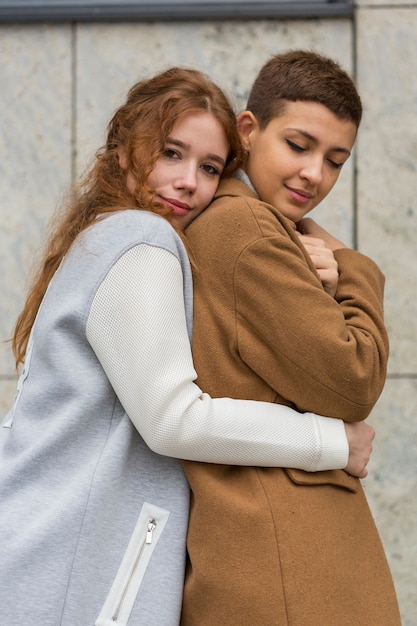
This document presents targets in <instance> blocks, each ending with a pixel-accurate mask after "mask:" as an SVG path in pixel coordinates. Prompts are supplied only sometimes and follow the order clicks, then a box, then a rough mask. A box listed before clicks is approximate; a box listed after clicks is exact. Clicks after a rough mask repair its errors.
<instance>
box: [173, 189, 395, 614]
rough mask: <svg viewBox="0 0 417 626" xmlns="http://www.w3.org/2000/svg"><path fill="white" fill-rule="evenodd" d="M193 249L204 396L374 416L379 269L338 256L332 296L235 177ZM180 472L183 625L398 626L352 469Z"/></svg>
mask: <svg viewBox="0 0 417 626" xmlns="http://www.w3.org/2000/svg"><path fill="white" fill-rule="evenodd" d="M187 240H188V243H189V246H190V249H191V253H192V255H193V257H194V261H195V264H196V271H195V273H194V281H195V283H194V289H195V321H194V335H193V352H194V358H195V365H196V369H197V372H198V374H199V378H198V383H199V384H200V386H201V387H202V389H204V390H205V391H207V392H208V393H210V394H211V395H212V396H230V397H236V398H248V399H256V400H266V401H272V402H279V403H283V404H287V405H290V406H294V407H296V408H298V409H299V410H300V411H313V412H316V413H321V414H323V415H329V416H333V417H339V418H342V419H344V420H347V421H357V420H363V419H365V418H366V417H367V415H368V414H369V412H370V411H371V409H372V408H373V406H374V404H375V402H376V400H377V399H378V397H379V395H380V393H381V391H382V388H383V385H384V381H385V376H386V363H387V358H388V340H387V335H386V331H385V327H384V323H383V306H382V301H383V285H384V279H383V276H382V274H381V272H380V271H379V269H378V268H377V266H376V265H375V264H374V263H373V262H372V261H371V260H370V259H368V258H367V257H365V256H363V255H362V254H360V253H358V252H355V251H353V250H347V249H343V250H339V251H337V252H336V258H337V260H338V263H339V271H340V280H339V287H338V291H337V294H336V298H335V299H333V298H331V297H330V296H328V295H327V294H326V293H325V292H324V291H323V289H322V286H321V283H320V280H319V278H318V276H317V274H316V272H315V270H314V268H313V267H312V265H311V262H310V259H309V257H308V255H306V253H305V252H304V250H303V247H302V245H301V244H300V242H299V241H298V238H297V236H296V235H295V227H294V224H293V223H292V222H290V221H289V220H287V219H285V218H284V217H282V216H281V215H280V213H279V212H278V211H276V210H275V209H273V208H272V207H271V206H269V205H266V204H264V203H262V202H260V201H258V200H257V199H256V198H255V196H254V195H253V194H252V192H251V191H250V190H249V189H248V188H247V187H246V186H245V185H244V184H243V183H241V182H239V181H237V180H228V181H224V182H223V183H222V185H221V187H220V189H219V191H218V193H217V196H216V200H215V202H214V204H213V205H212V206H211V207H210V208H209V209H208V210H207V211H206V212H205V213H203V214H202V215H201V216H200V217H199V218H198V219H197V220H195V221H194V222H193V223H192V224H191V226H190V227H189V228H188V229H187ZM259 428H262V423H261V422H260V423H259ZM277 428H279V423H277ZM184 468H185V471H186V474H187V477H188V479H189V481H190V485H191V489H192V510H191V517H190V526H189V533H188V550H189V558H190V566H189V568H188V572H187V578H186V584H185V591H184V607H183V617H182V626H223V625H227V626H399V625H400V618H399V612H398V606H397V601H396V597H395V592H394V587H393V583H392V578H391V575H390V572H389V569H388V566H387V561H386V558H385V555H384V551H383V548H382V545H381V541H380V538H379V535H378V532H377V530H376V527H375V524H374V522H373V519H372V515H371V513H370V510H369V507H368V504H367V502H366V498H365V496H364V492H363V488H362V485H361V483H360V481H359V480H357V479H355V478H352V477H350V476H348V475H347V474H346V473H345V472H344V471H342V470H334V471H327V472H318V473H311V474H309V473H306V472H303V471H301V470H292V469H291V470H285V469H280V468H256V467H231V466H220V465H210V464H204V463H194V462H184Z"/></svg>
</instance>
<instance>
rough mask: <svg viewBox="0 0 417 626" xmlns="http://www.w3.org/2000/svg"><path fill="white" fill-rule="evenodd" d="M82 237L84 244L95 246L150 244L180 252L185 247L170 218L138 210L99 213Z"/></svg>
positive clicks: (120, 246)
mask: <svg viewBox="0 0 417 626" xmlns="http://www.w3.org/2000/svg"><path fill="white" fill-rule="evenodd" d="M82 240H83V243H84V244H88V245H92V246H94V247H101V246H103V245H106V246H107V245H108V246H110V247H112V248H126V247H132V246H135V245H139V244H148V245H152V246H159V247H163V248H167V249H168V250H171V251H176V252H178V251H179V250H181V249H182V247H183V244H182V241H181V239H180V237H179V235H178V234H177V232H176V231H175V229H174V228H173V227H172V226H171V224H170V223H169V222H168V220H166V219H165V218H164V217H162V216H160V215H157V214H156V213H152V212H151V211H145V210H135V209H125V210H120V211H114V212H113V213H108V214H102V215H99V216H98V218H97V220H96V221H95V222H94V224H92V225H91V226H90V227H89V228H88V229H87V230H86V231H85V233H84V234H83V237H82Z"/></svg>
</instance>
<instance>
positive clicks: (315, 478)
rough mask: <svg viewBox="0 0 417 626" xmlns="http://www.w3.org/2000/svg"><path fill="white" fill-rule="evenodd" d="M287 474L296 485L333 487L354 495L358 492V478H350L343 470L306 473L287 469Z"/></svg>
mask: <svg viewBox="0 0 417 626" xmlns="http://www.w3.org/2000/svg"><path fill="white" fill-rule="evenodd" d="M285 472H286V473H287V474H288V476H289V478H290V479H291V480H292V482H293V483H295V484H296V485H305V486H310V485H311V486H314V485H332V486H333V487H339V488H341V489H346V490H347V491H351V492H352V493H356V492H357V490H358V481H359V479H358V478H354V477H353V476H350V475H349V474H347V473H346V472H344V471H343V470H327V471H324V472H304V471H303V470H299V469H286V470H285Z"/></svg>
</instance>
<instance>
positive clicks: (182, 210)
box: [160, 197, 191, 216]
mask: <svg viewBox="0 0 417 626" xmlns="http://www.w3.org/2000/svg"><path fill="white" fill-rule="evenodd" d="M160 199H161V202H163V204H165V205H166V206H167V207H169V208H170V209H172V212H173V213H174V215H178V216H182V215H187V213H188V211H191V207H190V206H189V205H188V204H186V203H185V202H181V201H180V200H176V199H175V198H162V197H161V198H160Z"/></svg>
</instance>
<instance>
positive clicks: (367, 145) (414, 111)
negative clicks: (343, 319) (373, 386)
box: [357, 8, 417, 374]
mask: <svg viewBox="0 0 417 626" xmlns="http://www.w3.org/2000/svg"><path fill="white" fill-rule="evenodd" d="M416 31H417V10H416V8H413V9H411V8H410V9H407V8H405V9H395V10H393V9H385V10H382V9H380V10H378V11H374V10H370V9H361V10H360V11H359V12H358V19H357V45H358V67H357V76H358V85H359V89H360V91H361V93H362V96H363V100H364V106H365V118H364V123H363V126H362V128H361V130H360V134H359V139H358V143H357V151H358V208H359V212H358V215H359V218H358V220H359V221H358V224H359V248H360V250H362V251H363V252H365V253H367V254H370V256H372V257H373V258H374V259H376V260H377V262H378V263H379V265H380V266H381V267H382V268H383V270H384V272H385V274H386V279H387V282H386V298H385V302H386V321H387V326H388V328H389V331H390V336H391V357H390V365H389V369H390V372H393V373H396V374H408V373H413V372H414V373H415V372H417V350H416V334H417V271H416V267H417V245H416V241H417V199H416V191H417V167H416V161H417V126H416V118H417V81H416V80H415V70H416V68H417V44H416Z"/></svg>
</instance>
